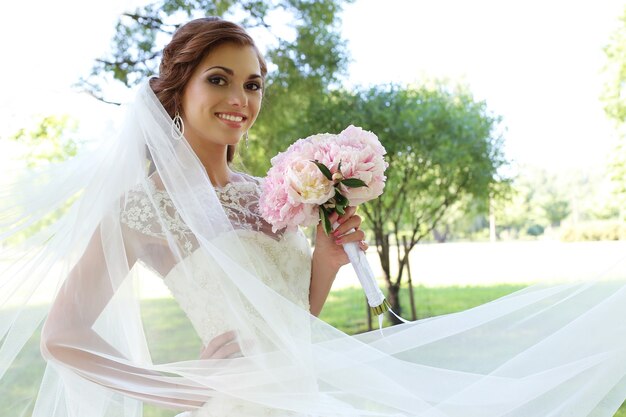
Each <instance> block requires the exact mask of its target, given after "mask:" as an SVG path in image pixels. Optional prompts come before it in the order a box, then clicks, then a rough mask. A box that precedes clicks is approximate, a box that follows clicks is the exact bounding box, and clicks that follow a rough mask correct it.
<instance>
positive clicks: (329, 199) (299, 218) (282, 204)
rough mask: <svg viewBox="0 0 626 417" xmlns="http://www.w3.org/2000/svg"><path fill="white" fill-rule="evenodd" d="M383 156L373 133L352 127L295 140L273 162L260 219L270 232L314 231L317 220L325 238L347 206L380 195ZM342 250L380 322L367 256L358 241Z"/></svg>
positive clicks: (382, 307)
mask: <svg viewBox="0 0 626 417" xmlns="http://www.w3.org/2000/svg"><path fill="white" fill-rule="evenodd" d="M385 154H386V151H385V148H384V147H383V146H382V145H381V143H380V142H379V140H378V138H377V137H376V135H375V134H373V133H372V132H368V131H365V130H363V129H361V128H360V127H355V126H352V125H351V126H348V127H347V128H346V129H344V130H343V131H342V132H341V133H339V134H336V135H335V134H330V133H323V134H317V135H313V136H309V137H308V138H305V139H299V140H297V141H296V142H295V143H293V144H292V145H291V146H289V148H288V149H287V150H286V151H285V152H281V153H279V154H278V155H276V156H275V157H274V158H272V160H271V163H272V167H271V168H270V170H269V171H268V173H267V177H266V179H265V182H264V184H263V189H262V192H261V197H260V200H259V205H260V212H261V215H262V216H263V218H264V219H265V220H266V221H267V222H268V223H270V224H271V225H272V230H273V231H274V232H276V231H277V230H279V229H282V228H285V227H295V226H314V225H317V224H318V223H319V222H320V221H321V222H322V226H323V228H324V231H325V233H326V234H328V233H330V232H331V230H334V229H335V228H336V227H337V226H338V224H337V223H335V224H334V225H331V224H330V221H329V217H330V215H331V214H332V213H333V212H337V213H338V214H339V215H343V214H344V212H345V208H346V207H347V206H349V205H350V206H356V205H358V204H362V203H365V202H366V201H369V200H372V199H374V198H376V197H378V196H380V195H381V194H382V192H383V188H384V186H385V180H386V177H385V169H386V168H387V167H388V165H389V164H388V163H387V162H385V160H384V155H385ZM343 246H344V250H345V251H346V253H347V255H348V258H349V259H350V263H351V264H352V266H353V267H354V269H355V271H356V274H357V276H358V278H359V281H360V282H361V285H362V286H363V289H364V291H365V295H366V297H367V300H368V304H369V306H370V308H371V309H372V311H373V312H374V314H376V315H377V316H378V319H379V323H382V315H383V313H384V312H385V311H387V310H389V303H388V302H387V300H385V297H384V295H383V293H382V292H381V291H380V288H379V287H378V284H377V283H376V280H375V278H374V274H373V272H372V269H371V268H370V266H369V263H368V262H367V259H366V257H365V254H364V253H363V252H362V251H360V250H359V248H358V244H357V243H356V242H348V243H344V244H343ZM392 313H393V312H392Z"/></svg>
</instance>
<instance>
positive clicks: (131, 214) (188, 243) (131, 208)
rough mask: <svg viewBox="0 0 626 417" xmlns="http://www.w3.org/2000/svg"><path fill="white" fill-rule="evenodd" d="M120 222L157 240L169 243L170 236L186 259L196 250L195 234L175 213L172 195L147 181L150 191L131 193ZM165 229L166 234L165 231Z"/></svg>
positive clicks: (140, 189)
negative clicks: (168, 236) (169, 235)
mask: <svg viewBox="0 0 626 417" xmlns="http://www.w3.org/2000/svg"><path fill="white" fill-rule="evenodd" d="M120 221H121V223H122V224H124V225H126V226H127V227H129V228H130V229H132V230H135V231H137V232H140V233H142V234H144V235H146V236H151V237H154V238H157V239H166V238H167V236H166V234H167V233H170V234H171V235H172V236H174V238H175V239H176V241H177V242H178V244H179V245H180V248H181V249H182V251H183V253H184V254H186V255H189V254H190V253H191V252H192V251H193V249H194V247H195V245H194V242H195V239H194V238H193V234H192V232H191V230H189V227H188V226H187V225H186V224H185V222H184V221H183V219H182V218H181V217H180V214H179V213H178V211H177V210H176V209H175V207H174V203H173V202H172V200H171V199H170V198H169V195H168V194H167V192H166V191H164V190H160V189H158V188H157V186H156V184H155V183H154V181H152V180H149V181H147V183H146V189H144V188H141V187H136V188H134V189H132V190H131V191H129V193H128V194H127V196H126V201H125V203H124V204H123V208H122V211H121V214H120ZM164 227H165V228H166V230H163V229H164Z"/></svg>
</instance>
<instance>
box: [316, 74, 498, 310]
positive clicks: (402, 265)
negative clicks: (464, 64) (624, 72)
mask: <svg viewBox="0 0 626 417" xmlns="http://www.w3.org/2000/svg"><path fill="white" fill-rule="evenodd" d="M313 110H314V113H313V114H311V117H310V119H309V130H310V131H311V132H320V131H330V132H339V131H341V130H343V129H344V128H345V127H346V126H348V125H349V124H355V125H358V126H361V127H363V128H364V129H367V130H371V131H373V132H375V133H376V134H377V135H378V137H379V139H380V140H381V143H382V144H383V146H384V147H385V149H386V150H387V156H386V160H387V162H389V168H388V169H387V173H386V175H387V183H386V187H385V188H386V190H385V192H384V193H383V195H382V196H381V197H380V198H379V199H376V200H375V201H372V202H369V203H366V204H365V205H364V206H363V207H362V213H364V215H365V216H364V217H365V219H366V222H367V226H369V227H370V228H371V230H372V232H373V234H374V239H375V242H376V247H377V249H378V254H379V257H380V261H381V265H382V269H383V271H384V275H385V276H384V278H385V281H386V283H387V290H388V300H389V302H390V304H391V306H392V308H393V309H394V311H396V312H400V313H401V312H402V308H401V305H400V298H399V291H400V286H401V283H402V277H403V275H404V271H405V269H406V266H407V264H408V254H409V252H410V251H411V249H412V248H413V247H414V246H415V245H416V244H417V243H418V242H420V241H421V240H422V239H423V238H425V237H426V236H428V235H429V234H430V233H431V232H432V230H433V229H434V228H435V227H436V226H437V224H439V222H440V221H441V219H442V217H443V216H444V215H445V214H446V213H447V212H448V211H449V210H450V209H451V208H452V207H454V206H455V205H456V204H457V203H460V202H462V201H463V199H464V197H466V196H474V197H477V198H480V199H483V200H486V199H488V197H489V194H490V193H491V190H492V188H494V186H495V184H496V183H497V181H498V179H499V178H498V173H497V171H498V168H499V167H500V166H502V165H503V164H504V163H505V160H504V158H503V155H502V140H501V137H500V136H499V135H498V133H497V126H498V122H499V118H498V117H495V116H494V115H492V114H490V112H489V111H488V109H487V106H486V104H485V103H484V102H478V101H475V100H474V99H473V97H472V95H471V94H470V93H469V92H468V91H467V89H465V88H461V87H452V86H449V85H445V84H442V83H435V85H431V86H423V87H413V88H401V87H398V86H394V85H391V86H375V87H372V88H369V89H362V90H359V91H356V92H347V91H343V90H336V91H333V92H331V93H330V94H327V95H326V96H324V97H323V98H322V103H320V105H318V106H315V107H314V108H313ZM392 244H393V245H395V246H396V247H397V248H398V251H397V253H396V255H397V259H396V262H397V264H398V269H397V270H398V272H397V275H395V276H392V274H391V262H392V259H391V258H392V252H391V246H392ZM390 318H391V320H392V321H395V319H394V318H393V317H392V316H390Z"/></svg>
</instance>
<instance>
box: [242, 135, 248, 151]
mask: <svg viewBox="0 0 626 417" xmlns="http://www.w3.org/2000/svg"><path fill="white" fill-rule="evenodd" d="M243 138H244V140H245V141H246V149H247V148H248V131H247V130H246V133H244V134H243Z"/></svg>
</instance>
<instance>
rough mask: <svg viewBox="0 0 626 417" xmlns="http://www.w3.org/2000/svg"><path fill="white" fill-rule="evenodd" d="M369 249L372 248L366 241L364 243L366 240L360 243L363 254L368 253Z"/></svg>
mask: <svg viewBox="0 0 626 417" xmlns="http://www.w3.org/2000/svg"><path fill="white" fill-rule="evenodd" d="M369 247H370V246H369V244H368V243H367V242H366V241H364V240H361V241H359V248H360V249H361V250H362V251H363V252H367V250H368V249H369Z"/></svg>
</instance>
